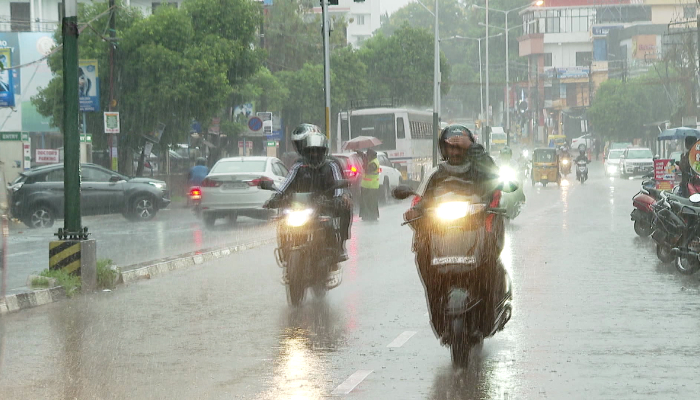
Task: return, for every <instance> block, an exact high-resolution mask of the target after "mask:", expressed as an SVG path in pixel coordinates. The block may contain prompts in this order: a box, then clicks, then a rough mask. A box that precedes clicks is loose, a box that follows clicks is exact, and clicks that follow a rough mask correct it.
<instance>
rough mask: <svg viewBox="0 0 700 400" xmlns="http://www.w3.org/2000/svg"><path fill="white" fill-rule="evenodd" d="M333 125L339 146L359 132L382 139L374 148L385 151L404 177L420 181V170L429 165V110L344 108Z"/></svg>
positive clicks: (430, 157) (431, 145) (428, 167)
mask: <svg viewBox="0 0 700 400" xmlns="http://www.w3.org/2000/svg"><path fill="white" fill-rule="evenodd" d="M348 113H349V114H350V119H349V120H348ZM336 127H337V128H336V130H337V132H336V133H337V134H336V138H337V143H336V144H337V146H338V149H342V148H343V147H342V146H343V144H344V143H345V142H347V141H348V140H350V139H352V138H355V137H358V136H374V137H376V138H377V139H379V140H381V141H382V144H381V145H380V146H377V147H375V148H374V149H375V150H377V151H383V152H386V153H387V155H388V156H389V159H390V160H391V162H392V163H393V164H395V165H396V168H397V169H398V170H399V171H401V175H402V177H403V179H404V180H407V181H418V182H420V180H421V179H422V177H423V174H424V173H427V172H428V171H430V168H432V165H433V164H432V155H433V114H432V112H429V111H417V110H409V109H406V108H365V109H359V110H352V111H350V112H347V111H343V112H340V113H339V114H338V124H337V125H336Z"/></svg>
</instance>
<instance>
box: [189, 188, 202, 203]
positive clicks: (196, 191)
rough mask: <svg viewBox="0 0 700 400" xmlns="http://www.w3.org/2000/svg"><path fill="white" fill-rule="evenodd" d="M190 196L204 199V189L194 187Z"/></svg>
mask: <svg viewBox="0 0 700 400" xmlns="http://www.w3.org/2000/svg"><path fill="white" fill-rule="evenodd" d="M190 198H191V199H192V200H201V199H202V189H200V188H192V190H190Z"/></svg>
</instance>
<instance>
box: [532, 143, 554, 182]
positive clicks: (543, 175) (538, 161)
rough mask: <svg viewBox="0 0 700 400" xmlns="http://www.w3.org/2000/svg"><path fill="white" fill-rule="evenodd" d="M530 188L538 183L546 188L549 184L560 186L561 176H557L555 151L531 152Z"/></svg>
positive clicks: (537, 150) (538, 150)
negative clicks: (553, 183) (554, 183)
mask: <svg viewBox="0 0 700 400" xmlns="http://www.w3.org/2000/svg"><path fill="white" fill-rule="evenodd" d="M530 176H531V178H532V186H535V183H537V182H540V183H542V186H547V184H548V183H549V182H556V183H557V185H560V186H561V175H560V174H559V157H558V156H557V149H554V148H548V149H535V151H533V152H532V173H531V174H530Z"/></svg>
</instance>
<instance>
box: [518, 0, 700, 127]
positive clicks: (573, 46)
mask: <svg viewBox="0 0 700 400" xmlns="http://www.w3.org/2000/svg"><path fill="white" fill-rule="evenodd" d="M521 15H522V18H523V30H524V34H523V36H521V37H519V38H518V41H519V44H520V46H519V50H520V56H523V57H527V59H528V66H529V74H528V88H529V90H528V92H529V93H528V96H527V98H528V105H529V112H530V116H531V123H530V126H529V132H537V133H538V135H537V137H532V136H531V137H532V138H533V139H535V140H538V141H543V140H544V139H545V137H546V135H547V134H552V133H563V134H566V135H567V136H569V137H576V136H578V135H580V134H581V133H582V132H586V131H587V130H588V124H587V120H586V114H585V111H586V109H587V108H588V106H589V105H590V100H591V98H592V95H593V93H594V92H595V89H596V88H597V87H598V85H600V83H601V82H603V81H604V80H606V79H608V77H613V76H626V75H627V74H629V73H632V74H634V73H635V72H636V73H641V72H643V71H644V70H645V69H646V68H648V65H649V63H651V62H653V61H654V60H655V59H656V57H657V54H658V53H659V51H660V48H661V37H662V35H663V34H664V33H665V32H667V31H668V24H669V23H671V22H674V21H687V20H689V19H694V18H695V15H696V5H695V1H694V0H545V1H544V4H543V5H542V6H539V7H536V6H533V7H529V8H527V9H525V10H523V11H522V12H521Z"/></svg>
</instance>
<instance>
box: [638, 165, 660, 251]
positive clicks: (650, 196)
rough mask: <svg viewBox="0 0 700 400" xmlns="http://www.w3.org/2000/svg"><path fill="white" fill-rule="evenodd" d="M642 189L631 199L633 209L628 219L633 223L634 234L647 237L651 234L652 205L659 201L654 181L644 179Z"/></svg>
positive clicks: (652, 221) (658, 192)
mask: <svg viewBox="0 0 700 400" xmlns="http://www.w3.org/2000/svg"><path fill="white" fill-rule="evenodd" d="M645 178H646V179H644V180H643V181H642V188H641V189H640V190H639V192H637V194H636V195H634V197H632V205H633V206H634V209H633V210H632V213H631V214H630V218H631V219H632V221H634V232H635V233H636V234H637V235H638V236H639V237H648V236H649V235H651V233H652V232H653V223H654V209H653V208H652V206H653V204H654V203H656V201H657V200H658V199H659V195H660V192H661V191H660V190H657V189H656V181H655V180H654V179H651V178H649V177H645Z"/></svg>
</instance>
